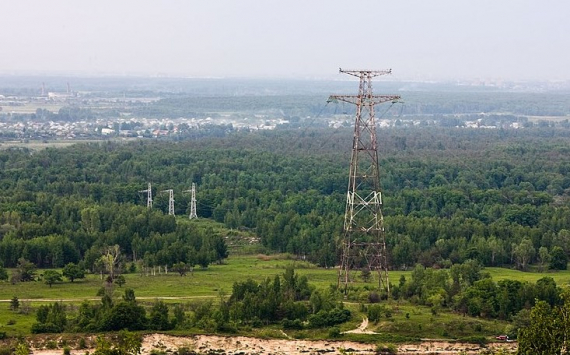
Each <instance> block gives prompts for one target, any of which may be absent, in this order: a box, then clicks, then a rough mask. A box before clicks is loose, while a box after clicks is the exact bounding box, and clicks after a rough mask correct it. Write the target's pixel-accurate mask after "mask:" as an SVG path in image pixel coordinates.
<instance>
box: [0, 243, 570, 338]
mask: <svg viewBox="0 0 570 355" xmlns="http://www.w3.org/2000/svg"><path fill="white" fill-rule="evenodd" d="M288 266H293V267H294V268H295V272H296V273H297V274H299V275H304V276H306V277H307V278H308V280H309V283H310V284H311V285H314V286H315V287H317V288H327V287H329V286H330V285H335V284H336V282H337V270H336V269H324V268H318V267H316V266H314V265H312V264H310V263H307V262H304V261H299V260H294V259H292V258H290V257H289V256H288V255H271V256H268V255H263V254H260V255H244V256H231V257H230V258H228V259H227V260H226V261H225V263H224V264H222V265H217V264H213V265H210V266H209V267H208V268H206V269H201V268H196V269H195V270H194V271H193V272H192V273H188V274H187V275H185V276H180V275H179V274H178V273H175V272H168V273H165V272H164V269H162V270H161V272H160V273H158V269H156V274H155V275H145V274H142V273H138V272H137V273H130V274H125V275H124V276H125V279H126V283H125V285H123V286H122V287H118V286H114V297H115V298H120V297H121V296H122V294H123V290H124V289H125V288H132V289H134V290H135V295H136V297H137V299H138V300H139V301H140V302H141V303H142V304H146V305H150V304H151V303H152V302H154V301H155V300H156V299H164V300H165V301H166V302H167V303H171V304H172V303H187V302H197V301H200V300H204V299H208V298H212V299H214V300H217V299H218V297H219V296H220V295H225V296H229V295H230V294H231V292H232V285H233V283H234V282H236V281H243V280H246V279H248V278H251V279H253V280H256V281H262V280H264V279H265V278H268V277H269V278H273V277H274V276H275V275H278V274H279V275H280V274H282V273H283V272H284V270H285V268H286V267H288ZM10 271H11V270H9V272H10ZM484 272H488V273H489V274H491V276H492V278H493V279H494V280H495V281H498V280H502V279H513V280H520V281H528V282H532V283H534V282H536V280H538V279H540V278H542V277H545V276H548V277H552V278H553V279H554V280H555V281H556V283H557V284H558V285H565V284H568V283H569V282H570V271H560V272H544V273H539V272H521V271H516V270H510V269H504V268H485V269H484ZM42 273H43V270H38V272H37V275H38V276H40V278H41V275H42ZM410 274H411V272H409V271H393V272H390V279H391V282H392V283H394V284H397V283H398V280H399V278H400V276H401V275H404V276H406V278H407V279H409V278H410ZM374 285H375V283H374V281H371V282H370V283H364V282H361V281H359V282H355V285H354V286H368V287H369V288H373V287H374ZM104 286H105V281H104V280H102V279H101V276H100V275H96V274H88V275H86V278H85V279H81V280H76V281H75V282H73V283H71V282H69V281H67V280H66V281H63V282H59V283H56V284H54V285H52V287H49V286H48V285H47V284H45V283H44V282H42V281H34V282H19V283H16V284H11V283H10V282H8V281H3V282H2V283H0V300H1V302H0V332H5V333H6V335H8V336H20V335H25V334H29V332H30V327H31V325H32V323H34V321H35V309H36V308H37V307H38V306H39V305H40V304H46V303H51V302H55V301H61V302H63V303H64V304H66V305H68V306H69V307H71V309H74V308H75V307H76V306H77V305H78V304H79V303H81V302H83V301H84V300H89V301H92V302H98V300H99V299H100V297H98V296H97V292H98V291H99V290H100V289H101V288H102V287H104ZM13 297H18V299H19V301H20V311H17V312H16V311H12V310H10V309H9V307H10V300H11V299H12V298H13ZM364 300H365V299H363V301H364ZM383 304H384V305H385V307H386V309H387V310H389V313H390V314H391V315H390V317H386V319H383V320H382V321H380V322H378V323H377V324H373V323H370V325H369V327H368V329H369V330H373V331H376V332H378V333H381V334H384V335H383V337H384V338H386V339H385V340H386V341H392V342H397V341H411V340H418V339H420V338H454V339H467V338H469V337H471V338H473V337H487V339H491V338H492V337H493V336H494V335H496V334H499V333H502V332H503V331H504V328H505V326H506V325H507V324H508V323H507V322H504V321H498V320H485V319H479V318H470V317H464V316H462V315H458V314H454V313H452V312H448V311H443V310H442V311H440V312H438V314H436V315H434V314H433V313H432V312H431V311H430V309H429V308H428V307H418V306H414V305H411V304H409V303H407V302H398V301H394V300H390V301H387V302H384V303H383ZM346 307H348V308H350V309H351V310H353V319H352V320H351V321H350V322H348V323H346V324H343V325H342V326H341V329H340V330H341V331H346V330H350V329H353V328H356V327H357V326H358V324H359V323H360V321H361V320H362V317H363V316H364V313H363V312H362V311H363V309H362V308H361V305H360V304H359V302H357V301H350V302H346ZM269 329H271V327H270V328H269ZM258 331H259V330H256V331H255V332H254V333H252V334H257V332H258ZM388 334H390V335H389V336H388ZM250 335H251V334H250ZM292 335H293V336H295V337H300V338H303V337H309V338H321V337H323V338H324V337H326V334H324V333H323V334H320V333H319V332H313V331H295V332H293V333H292ZM345 337H346V338H347V339H356V340H363V341H365V340H366V339H367V338H369V337H370V336H368V335H362V334H350V335H348V334H347V335H345Z"/></svg>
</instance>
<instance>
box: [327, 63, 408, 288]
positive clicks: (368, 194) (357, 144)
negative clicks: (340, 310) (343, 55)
mask: <svg viewBox="0 0 570 355" xmlns="http://www.w3.org/2000/svg"><path fill="white" fill-rule="evenodd" d="M339 72H340V73H345V74H348V75H352V76H355V77H357V78H359V80H360V85H359V89H358V95H331V96H330V98H329V101H343V102H347V103H350V104H354V105H356V117H355V123H354V137H353V143H352V154H351V158H350V170H349V178H348V191H347V195H346V211H345V215H344V235H343V237H342V245H341V248H342V254H341V265H340V269H339V273H338V286H339V287H340V285H341V284H342V285H343V286H344V289H345V292H346V291H347V287H348V284H349V283H350V282H352V281H353V279H352V278H353V275H351V272H352V271H354V270H368V271H376V272H377V273H378V283H379V286H380V287H381V288H382V287H383V288H384V289H386V290H387V292H390V286H389V284H388V260H387V255H386V240H385V235H384V218H383V216H382V193H381V191H380V179H379V178H380V176H379V168H378V146H377V141H376V121H375V117H374V106H375V105H377V104H381V103H384V102H394V101H396V100H399V99H400V96H397V95H373V94H372V78H374V77H376V76H380V75H386V74H391V72H392V70H391V69H390V70H382V71H376V70H342V69H339Z"/></svg>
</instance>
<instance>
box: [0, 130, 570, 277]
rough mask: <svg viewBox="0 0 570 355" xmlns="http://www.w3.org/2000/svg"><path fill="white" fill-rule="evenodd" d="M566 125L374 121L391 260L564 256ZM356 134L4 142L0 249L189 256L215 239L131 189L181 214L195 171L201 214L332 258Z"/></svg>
mask: <svg viewBox="0 0 570 355" xmlns="http://www.w3.org/2000/svg"><path fill="white" fill-rule="evenodd" d="M569 135H570V130H565V129H561V130H553V129H538V128H537V129H529V130H465V129H446V130H442V129H437V130H436V129H430V128H406V129H389V130H380V131H379V133H378V137H379V138H378V141H379V150H380V157H381V158H380V169H381V183H382V185H383V189H384V193H383V196H384V214H385V225H386V231H387V242H388V246H389V248H388V250H389V260H390V265H391V267H392V268H395V269H396V268H397V269H400V268H402V269H403V268H410V267H413V266H414V265H415V264H416V263H421V264H423V265H424V266H433V265H436V266H439V267H443V268H449V267H450V266H451V265H453V264H458V263H463V262H464V261H466V260H469V259H473V260H476V261H478V262H479V263H481V264H482V265H485V266H501V265H508V266H515V267H518V268H520V269H527V268H529V267H536V268H540V269H542V270H546V269H548V268H554V269H563V268H565V266H566V262H567V258H568V256H569V255H570V247H569V246H570V206H569V204H568V191H570V190H568V189H569V188H570V176H569V174H570V158H568V157H569V155H568V153H569V152H570V144H569V143H568V142H569V141H568V139H567V138H568V136H569ZM351 139H352V133H351V130H349V129H346V130H345V129H339V130H330V129H325V130H316V131H310V130H304V131H301V132H299V131H272V132H259V133H255V134H245V133H234V134H231V135H228V136H226V137H223V138H210V139H198V140H187V141H178V142H166V141H153V142H142V141H140V142H134V143H128V144H121V143H110V142H105V143H102V144H95V143H93V144H81V145H76V146H74V147H72V148H68V149H46V150H43V151H38V152H32V151H26V150H9V151H1V152H0V189H1V191H3V194H2V195H1V196H0V238H1V239H2V240H1V241H0V258H1V259H2V261H3V262H4V263H5V264H6V265H7V266H12V265H14V263H15V262H16V261H17V260H18V258H19V257H20V256H22V255H25V256H26V258H29V260H32V261H34V262H35V263H38V264H39V265H41V266H45V267H50V266H62V265H65V264H66V263H67V262H77V261H79V260H85V261H86V262H87V264H88V265H89V263H90V262H89V260H92V259H93V258H92V257H91V255H96V254H97V252H96V251H93V250H97V249H98V248H101V247H104V246H110V245H115V244H117V245H119V246H120V248H121V252H122V253H123V254H124V255H125V256H127V257H128V259H129V260H141V259H142V260H144V259H145V255H148V258H147V260H151V259H152V258H154V259H155V261H149V263H153V264H155V265H161V264H164V265H172V264H173V263H175V262H178V261H183V260H184V259H183V258H182V256H180V255H178V256H175V255H177V254H176V253H177V252H178V251H179V250H185V251H184V253H183V254H184V255H186V258H187V259H186V260H188V262H191V260H192V259H193V258H194V257H195V256H196V255H199V254H200V250H201V249H203V248H202V246H203V245H208V247H206V249H209V248H210V247H212V249H211V250H215V248H214V247H213V246H214V245H215V244H216V243H217V242H216V239H215V238H214V239H211V238H210V236H209V235H208V234H209V233H207V232H203V233H202V234H200V233H199V232H197V231H194V230H192V226H191V225H186V224H181V223H182V222H180V220H182V219H176V220H175V219H174V218H173V217H169V216H165V215H164V214H165V213H166V212H167V206H168V198H167V196H166V195H165V194H156V195H155V201H154V202H155V209H154V210H152V211H148V210H146V209H145V208H143V206H144V205H145V196H144V195H143V194H141V193H139V191H140V190H143V189H146V187H147V183H148V182H152V184H153V189H155V191H161V190H165V189H171V188H172V189H174V190H175V194H176V197H175V199H176V203H175V212H176V215H184V214H187V213H188V212H189V202H190V195H189V194H183V193H182V191H185V190H187V189H188V188H189V187H190V186H191V184H192V183H193V182H194V183H196V184H197V200H198V205H197V212H198V216H199V217H201V218H212V219H214V220H216V221H218V222H222V223H224V224H225V225H226V226H227V227H229V228H235V229H237V228H240V229H247V230H250V231H252V232H254V233H256V234H257V235H258V236H259V238H260V240H261V243H262V245H263V246H264V247H265V248H266V249H267V250H268V251H276V252H289V253H292V254H295V255H298V256H299V257H303V258H306V259H308V260H310V261H313V262H316V263H318V264H319V265H321V266H334V265H336V264H337V262H338V253H339V252H338V249H337V245H338V244H337V242H338V239H339V238H340V236H341V235H342V221H343V214H344V207H345V193H346V182H347V174H348V159H349V154H348V153H349V149H350V146H351ZM48 240H49V242H48ZM218 240H219V239H218ZM177 243H178V244H177ZM51 245H57V247H52V246H51ZM181 245H186V246H189V247H190V248H191V249H192V251H190V250H186V249H184V248H182V247H181ZM50 249H51V251H50ZM38 250H40V251H39V252H38ZM194 253H195V254H194ZM188 255H189V256H188ZM215 259H216V258H215V257H211V258H210V260H215ZM184 262H186V261H184Z"/></svg>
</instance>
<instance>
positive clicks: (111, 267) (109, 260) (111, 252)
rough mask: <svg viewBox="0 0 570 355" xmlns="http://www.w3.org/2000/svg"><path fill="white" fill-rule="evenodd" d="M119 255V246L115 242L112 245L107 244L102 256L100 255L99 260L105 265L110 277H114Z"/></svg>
mask: <svg viewBox="0 0 570 355" xmlns="http://www.w3.org/2000/svg"><path fill="white" fill-rule="evenodd" d="M120 256H121V248H120V247H119V245H117V244H115V245H113V246H108V247H107V248H106V249H105V251H104V254H103V256H101V258H100V260H101V262H102V263H103V265H104V266H105V270H107V272H108V273H109V276H111V279H113V280H114V279H115V274H116V273H117V269H118V267H119V264H120V261H121V260H120Z"/></svg>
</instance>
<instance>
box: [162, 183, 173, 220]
mask: <svg viewBox="0 0 570 355" xmlns="http://www.w3.org/2000/svg"><path fill="white" fill-rule="evenodd" d="M162 192H168V214H169V215H170V216H174V190H173V189H168V190H164V191H162Z"/></svg>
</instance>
